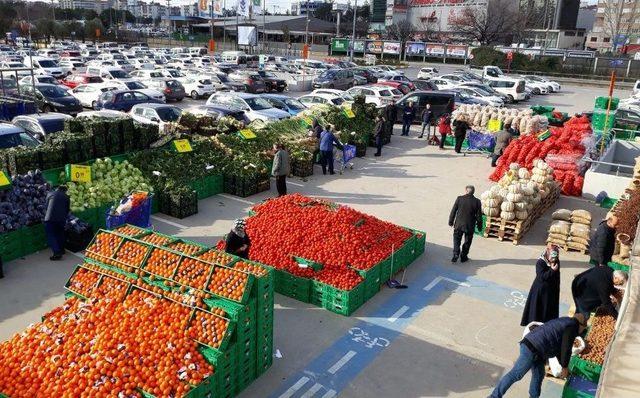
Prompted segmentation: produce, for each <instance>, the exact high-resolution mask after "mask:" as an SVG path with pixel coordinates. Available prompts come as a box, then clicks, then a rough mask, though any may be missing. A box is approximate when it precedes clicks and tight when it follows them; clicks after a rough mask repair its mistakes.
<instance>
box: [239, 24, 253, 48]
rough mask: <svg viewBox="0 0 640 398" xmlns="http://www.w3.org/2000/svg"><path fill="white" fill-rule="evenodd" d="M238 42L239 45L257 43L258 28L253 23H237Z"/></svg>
mask: <svg viewBox="0 0 640 398" xmlns="http://www.w3.org/2000/svg"><path fill="white" fill-rule="evenodd" d="M238 44H239V45H241V46H255V45H256V44H258V30H257V29H256V26H255V25H238Z"/></svg>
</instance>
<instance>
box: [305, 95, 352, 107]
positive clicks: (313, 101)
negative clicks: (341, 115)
mask: <svg viewBox="0 0 640 398" xmlns="http://www.w3.org/2000/svg"><path fill="white" fill-rule="evenodd" d="M298 100H300V102H302V103H303V104H305V105H306V106H307V107H309V108H311V107H313V106H315V105H336V106H341V105H342V104H344V103H345V100H344V99H342V97H341V96H338V95H334V94H307V95H303V96H302V97H300V98H298Z"/></svg>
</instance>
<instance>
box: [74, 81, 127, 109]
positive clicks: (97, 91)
mask: <svg viewBox="0 0 640 398" xmlns="http://www.w3.org/2000/svg"><path fill="white" fill-rule="evenodd" d="M115 90H122V87H121V86H117V85H115V84H112V83H99V84H81V85H79V86H76V87H75V88H73V89H70V90H69V91H68V93H69V94H71V95H73V96H74V97H76V98H77V99H78V101H80V104H81V105H82V106H83V107H86V108H91V109H96V105H97V103H98V99H99V98H100V96H101V95H102V94H103V93H106V92H107V91H115Z"/></svg>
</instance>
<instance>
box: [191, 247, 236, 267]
mask: <svg viewBox="0 0 640 398" xmlns="http://www.w3.org/2000/svg"><path fill="white" fill-rule="evenodd" d="M198 258H201V259H202V260H204V261H207V262H209V263H211V264H217V265H226V266H229V265H231V264H233V263H234V262H236V261H238V257H235V256H232V255H231V254H229V253H225V252H223V251H220V250H218V249H209V250H207V251H206V252H204V253H202V254H200V255H199V256H198Z"/></svg>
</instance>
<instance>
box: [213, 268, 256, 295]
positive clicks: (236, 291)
mask: <svg viewBox="0 0 640 398" xmlns="http://www.w3.org/2000/svg"><path fill="white" fill-rule="evenodd" d="M248 278H249V276H248V274H246V273H244V272H240V271H236V270H234V269H230V268H220V267H216V268H214V270H213V274H212V275H211V279H210V280H209V285H208V286H207V290H208V291H210V292H211V293H215V294H217V295H218V296H222V297H226V298H229V299H231V300H234V301H238V302H240V301H242V296H243V295H244V290H245V288H246V287H247V279H248Z"/></svg>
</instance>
